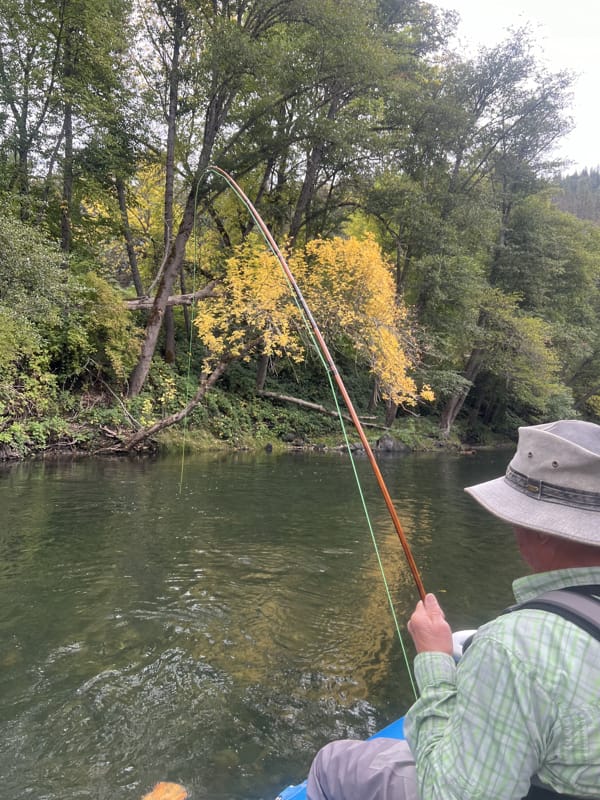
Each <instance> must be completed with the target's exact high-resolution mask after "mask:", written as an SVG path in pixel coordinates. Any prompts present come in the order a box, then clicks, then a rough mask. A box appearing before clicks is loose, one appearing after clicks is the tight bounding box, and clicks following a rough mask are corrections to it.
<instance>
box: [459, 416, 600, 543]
mask: <svg viewBox="0 0 600 800" xmlns="http://www.w3.org/2000/svg"><path fill="white" fill-rule="evenodd" d="M465 491H466V492H468V493H469V494H470V495H472V497H474V498H475V500H477V502H478V503H480V504H481V505H482V506H483V507H484V508H485V509H487V510H488V511H490V512H491V513H492V514H494V516H496V517H499V518H500V519H502V520H504V521H505V522H509V523H510V524H511V525H520V526H522V527H524V528H531V529H532V530H536V531H542V532H543V533H549V534H552V535H553V536H560V537H562V538H563V539H574V540H575V541H578V542H585V543H587V544H592V545H597V546H599V547H600V426H599V425H594V424H593V423H591V422H582V421H580V420H560V421H558V422H550V423H547V424H544V425H532V426H531V427H527V428H519V443H518V446H517V452H516V453H515V455H514V457H513V459H512V461H511V462H510V464H509V465H508V468H507V470H506V475H504V476H503V477H502V478H496V479H495V480H492V481H487V482H486V483H479V484H477V485H476V486H468V487H467V488H466V489H465Z"/></svg>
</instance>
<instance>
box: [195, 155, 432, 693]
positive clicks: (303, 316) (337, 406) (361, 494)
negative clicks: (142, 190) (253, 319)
mask: <svg viewBox="0 0 600 800" xmlns="http://www.w3.org/2000/svg"><path fill="white" fill-rule="evenodd" d="M208 171H209V172H213V173H214V174H217V175H220V176H221V177H222V178H224V180H225V181H226V182H227V184H228V186H229V187H230V188H231V189H232V191H233V192H234V194H235V195H236V197H237V198H238V199H239V200H240V202H241V203H242V204H243V205H244V206H245V208H246V210H247V211H248V213H249V214H250V216H251V217H252V220H253V221H254V222H255V224H256V225H257V227H258V230H259V231H260V234H261V236H262V238H263V240H264V241H265V243H266V245H267V247H268V249H269V250H270V251H271V252H272V253H273V255H274V256H276V257H277V253H276V251H275V250H274V248H273V246H272V244H271V242H270V241H269V239H268V237H267V236H266V235H265V232H264V231H263V230H262V227H261V225H260V220H259V219H258V213H257V212H256V210H255V209H254V207H253V206H252V204H251V203H250V201H249V200H248V198H247V197H246V196H245V195H244V194H243V192H241V191H240V190H239V189H238V187H237V186H236V185H235V182H232V181H231V179H230V178H229V177H228V176H227V175H224V174H223V172H221V171H220V170H216V169H213V168H211V167H209V168H208ZM263 224H264V223H263ZM196 261H197V233H196V225H194V276H193V281H194V283H195V277H196ZM283 274H284V278H285V280H286V283H287V285H288V288H289V290H290V293H291V295H292V297H293V299H294V303H295V305H296V307H297V308H298V310H299V312H300V317H301V319H302V322H303V325H304V327H305V329H306V332H307V334H308V337H309V340H310V343H311V345H312V347H313V349H314V350H315V352H316V354H317V356H318V358H319V360H320V362H321V364H322V365H323V368H324V370H325V374H326V376H327V380H328V383H329V387H330V389H331V395H332V398H333V401H334V404H335V409H336V413H337V416H338V419H339V422H340V427H341V430H342V433H343V437H344V443H345V446H346V449H347V451H348V454H349V456H350V464H351V465H352V473H353V475H354V480H355V482H356V486H357V489H358V494H359V497H360V501H361V505H362V508H363V513H364V515H365V519H366V521H367V527H368V530H369V535H370V537H371V542H372V544H373V549H374V551H375V556H376V559H377V564H378V567H379V571H380V573H381V577H382V581H383V586H384V590H385V594H386V598H387V602H388V605H389V608H390V612H391V615H392V620H393V622H394V627H395V630H396V634H397V637H398V641H399V643H400V648H401V651H402V657H403V659H404V663H405V666H406V670H407V672H408V676H409V679H410V684H411V688H412V691H413V694H414V696H415V698H416V697H417V689H416V686H415V681H414V678H413V674H412V668H411V664H410V659H409V658H408V653H407V651H406V647H405V644H404V640H403V637H402V632H401V630H400V624H399V621H398V616H397V614H396V609H395V608H394V602H393V598H392V593H391V590H390V586H389V582H388V580H387V576H386V573H385V568H384V566H383V560H382V558H381V552H380V548H379V545H378V543H377V538H376V536H375V530H374V527H373V523H372V520H371V515H370V513H369V509H368V506H367V502H366V498H365V495H364V491H363V487H362V484H361V481H360V477H359V475H358V470H357V467H356V459H355V458H354V454H353V452H352V447H351V444H350V439H349V436H348V430H347V426H346V423H345V420H344V415H343V413H342V409H341V407H340V403H339V398H338V394H337V391H336V388H335V386H334V382H333V379H332V373H331V367H330V365H329V364H328V363H327V361H326V360H325V357H324V356H323V353H322V351H321V348H320V347H319V345H318V342H317V340H316V337H315V334H314V331H313V329H312V327H311V325H310V324H309V321H308V320H307V316H306V312H305V310H304V308H303V307H302V304H301V303H300V300H299V298H298V296H297V293H296V291H295V290H294V287H293V285H292V283H291V282H290V279H289V277H288V275H287V274H286V272H285V270H284V271H283ZM193 291H195V285H194V286H193ZM191 351H192V340H191V329H190V342H189V345H188V380H187V381H186V384H187V385H186V396H187V391H188V388H187V387H189V383H190V381H189V378H190V375H191ZM185 436H186V428H185V426H184V447H183V450H184V453H183V454H182V461H181V477H180V493H181V487H182V483H183V470H184V458H185Z"/></svg>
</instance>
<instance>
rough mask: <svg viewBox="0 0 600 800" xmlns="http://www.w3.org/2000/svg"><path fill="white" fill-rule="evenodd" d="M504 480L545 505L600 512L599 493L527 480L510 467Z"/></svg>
mask: <svg viewBox="0 0 600 800" xmlns="http://www.w3.org/2000/svg"><path fill="white" fill-rule="evenodd" d="M505 480H506V481H507V483H509V484H510V485H511V486H512V487H513V489H516V490H517V491H518V492H521V493H522V494H526V495H527V496H528V497H532V498H533V499H534V500H545V501H546V502H547V503H560V504H561V505H564V506H572V507H573V508H581V509H584V510H586V511H600V493H599V492H586V491H583V490H579V489H565V488H564V487H562V486H557V485H556V484H554V483H546V482H545V481H538V480H536V479H535V478H528V477H527V475H523V473H522V472H517V470H516V469H513V468H512V467H511V466H509V467H508V469H507V470H506V476H505Z"/></svg>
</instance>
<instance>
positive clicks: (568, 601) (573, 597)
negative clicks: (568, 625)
mask: <svg viewBox="0 0 600 800" xmlns="http://www.w3.org/2000/svg"><path fill="white" fill-rule="evenodd" d="M522 608H537V609H540V610H542V611H551V612H552V613H553V614H558V615H559V616H560V617H563V618H564V619H566V620H568V621H569V622H572V623H574V624H575V625H578V626H579V627H580V628H583V630H584V631H586V632H587V633H589V634H590V636H593V637H594V639H596V640H598V641H600V585H596V584H593V585H588V586H569V587H565V588H564V589H554V590H553V591H550V592H545V593H544V594H541V595H540V596H539V597H535V598H534V599H533V600H526V601H525V602H524V603H517V604H516V605H514V606H510V607H509V608H507V609H506V611H504V613H505V614H507V613H510V612H512V611H519V610H520V609H522Z"/></svg>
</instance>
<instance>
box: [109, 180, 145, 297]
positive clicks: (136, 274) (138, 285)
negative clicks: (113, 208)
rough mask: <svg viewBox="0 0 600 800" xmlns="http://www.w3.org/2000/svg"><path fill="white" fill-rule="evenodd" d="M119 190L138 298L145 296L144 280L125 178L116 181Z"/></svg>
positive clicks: (122, 223)
mask: <svg viewBox="0 0 600 800" xmlns="http://www.w3.org/2000/svg"><path fill="white" fill-rule="evenodd" d="M115 186H116V189H117V197H118V199H119V211H120V212H121V226H122V228H123V236H124V238H125V247H126V248H127V261H128V262H129V269H130V271H131V277H132V279H133V285H134V286H135V293H136V295H137V296H138V297H143V296H144V287H143V285H142V278H141V276H140V271H139V269H138V263H137V255H136V253H135V245H134V243H133V236H132V234H131V227H130V225H129V215H128V213H127V197H126V194H125V181H124V180H123V178H117V180H116V181H115Z"/></svg>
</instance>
